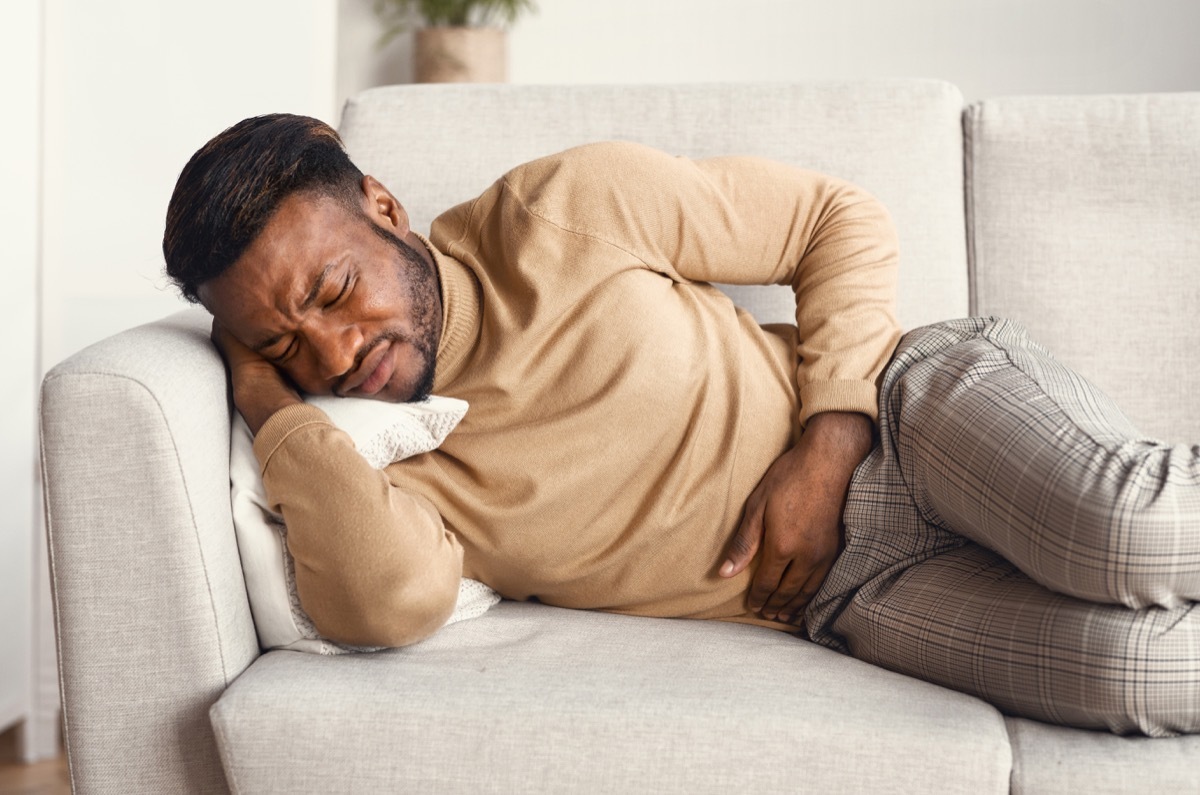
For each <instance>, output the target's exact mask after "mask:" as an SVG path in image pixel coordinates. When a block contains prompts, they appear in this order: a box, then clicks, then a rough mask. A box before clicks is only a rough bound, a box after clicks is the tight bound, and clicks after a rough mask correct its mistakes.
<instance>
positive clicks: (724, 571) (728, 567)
mask: <svg viewBox="0 0 1200 795" xmlns="http://www.w3.org/2000/svg"><path fill="white" fill-rule="evenodd" d="M730 574H733V561H732V560H727V561H725V565H723V566H721V576H722V577H728V576H729V575H730Z"/></svg>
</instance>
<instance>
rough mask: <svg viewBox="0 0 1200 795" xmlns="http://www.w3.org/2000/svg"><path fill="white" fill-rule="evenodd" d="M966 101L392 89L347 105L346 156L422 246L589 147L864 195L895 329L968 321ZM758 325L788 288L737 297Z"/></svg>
mask: <svg viewBox="0 0 1200 795" xmlns="http://www.w3.org/2000/svg"><path fill="white" fill-rule="evenodd" d="M961 113H962V97H961V95H960V94H959V92H958V90H957V89H956V88H954V87H953V86H951V85H949V84H947V83H940V82H935V81H877V82H862V81H859V82H819V83H807V84H800V85H734V84H730V85H709V86H703V85H688V86H620V87H616V86H503V85H501V86H496V85H463V86H424V85H422V86H389V87H385V88H378V89H372V90H370V91H366V92H364V93H363V94H360V95H359V96H358V97H356V98H355V99H353V100H351V101H350V102H349V103H348V104H347V106H346V109H345V112H344V115H343V117H342V123H341V132H342V134H343V136H344V138H345V140H346V144H347V147H348V148H349V150H350V154H351V156H352V157H353V158H354V159H355V161H356V162H357V163H358V165H359V166H360V167H361V168H362V169H363V170H364V171H366V172H367V173H371V174H374V175H375V176H376V177H378V178H379V179H380V180H381V181H382V182H383V183H384V184H385V185H387V186H388V187H389V188H390V189H391V190H392V192H393V193H394V194H396V197H397V198H399V199H400V201H401V203H403V204H404V206H405V207H406V208H407V209H408V211H409V214H410V216H411V217H412V221H413V226H414V228H415V229H417V230H418V231H427V230H428V228H429V223H430V221H432V220H433V218H434V217H435V216H437V215H438V214H439V213H441V212H442V211H444V210H446V209H449V208H450V207H451V206H453V205H455V204H458V203H459V202H462V201H465V200H467V199H471V198H473V197H474V196H476V195H477V194H478V193H480V192H481V191H482V190H483V189H485V188H486V187H487V186H488V185H490V184H491V183H492V182H493V181H495V180H496V179H497V178H498V177H499V176H500V175H501V174H503V173H504V172H505V171H507V170H508V169H510V168H512V167H513V166H515V165H518V164H520V163H523V162H525V161H527V160H532V159H534V158H536V157H540V156H542V155H546V154H551V153H553V152H557V151H560V150H562V149H566V148H568V147H571V146H575V145H578V144H581V143H586V142H590V141H599V140H608V139H622V140H631V141H637V142H640V143H644V144H648V145H650V146H654V147H657V148H659V149H663V150H665V151H667V152H671V153H673V154H678V155H684V156H687V157H711V156H717V155H735V154H737V155H758V156H761V157H769V158H772V159H775V160H781V161H783V162H787V163H792V164H794V165H797V166H802V167H805V168H812V169H816V170H818V171H824V172H826V173H829V174H834V175H836V176H839V177H844V178H846V179H849V180H851V181H853V182H856V183H858V184H860V185H862V186H863V187H864V188H866V189H868V190H870V191H871V192H872V193H874V194H875V195H876V196H877V197H878V198H879V199H880V200H882V201H883V203H884V204H885V205H886V206H887V207H888V209H889V210H890V211H891V213H892V216H893V218H894V219H895V221H896V225H897V228H898V230H899V234H900V247H901V276H900V309H899V318H900V322H901V323H902V324H903V325H905V326H907V327H913V326H917V325H923V324H925V323H928V322H931V321H934V320H942V319H945V318H949V317H958V316H961V315H964V314H966V312H967V302H966V295H967V270H966V247H965V242H964V240H963V206H962V133H961ZM728 291H729V292H730V293H731V294H732V295H734V300H735V301H737V302H738V303H739V304H741V305H742V306H745V307H746V308H747V309H750V310H751V311H752V312H754V314H755V316H756V317H757V318H758V319H759V321H760V322H785V323H786V322H794V321H793V318H794V314H795V304H794V302H793V299H792V296H791V293H790V291H789V290H788V289H787V288H777V287H772V288H745V287H732V288H729V289H728Z"/></svg>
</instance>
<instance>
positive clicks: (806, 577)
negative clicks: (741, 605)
mask: <svg viewBox="0 0 1200 795" xmlns="http://www.w3.org/2000/svg"><path fill="white" fill-rule="evenodd" d="M871 441H872V424H871V420H870V418H869V417H867V416H866V415H864V414H854V413H845V412H828V413H823V414H817V415H814V416H813V417H812V418H810V419H809V421H808V427H807V428H806V429H805V431H804V433H803V434H802V435H801V437H800V441H799V442H797V443H796V446H795V447H793V448H792V449H791V450H788V451H787V452H786V453H784V454H783V455H782V456H780V457H779V458H778V459H777V460H776V461H775V463H774V464H772V465H771V467H770V468H769V469H768V470H767V473H766V474H765V475H763V479H762V480H761V481H760V482H759V484H758V487H757V488H755V490H754V491H753V492H752V493H751V494H750V498H749V499H748V500H746V508H745V513H744V514H743V517H742V523H741V525H740V526H739V527H738V530H737V532H736V533H735V534H734V537H733V539H732V541H731V542H730V545H729V553H728V559H727V560H726V561H725V563H724V564H723V565H722V566H721V569H720V575H721V576H722V577H733V576H734V575H736V574H738V573H739V572H741V571H742V570H744V569H745V568H746V567H747V566H748V565H750V562H751V561H752V560H753V559H754V556H755V554H757V553H759V552H760V551H761V553H762V560H761V561H760V562H759V565H758V570H757V571H756V572H755V575H754V580H753V582H752V583H751V586H750V593H749V597H748V599H747V604H748V606H749V608H750V610H751V611H755V612H759V613H760V614H761V615H762V616H763V617H764V618H768V619H774V620H778V621H784V622H787V623H790V624H798V623H800V622H801V621H802V620H803V617H804V608H805V606H807V604H808V602H809V601H810V600H811V599H812V598H813V596H815V595H816V593H817V590H818V589H819V588H820V587H821V583H822V582H824V581H825V577H826V575H828V574H829V570H830V569H831V568H832V567H833V562H834V560H835V559H836V558H837V556H838V553H839V552H840V551H841V548H842V543H843V536H842V534H843V526H842V510H843V508H844V506H845V504H846V493H847V491H848V489H849V487H850V477H851V475H852V474H853V473H854V469H855V467H857V466H858V464H859V463H860V462H861V461H862V460H863V458H865V457H866V455H867V453H868V452H869V451H870V449H871Z"/></svg>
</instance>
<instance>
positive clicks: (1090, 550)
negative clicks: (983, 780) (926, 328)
mask: <svg viewBox="0 0 1200 795" xmlns="http://www.w3.org/2000/svg"><path fill="white" fill-rule="evenodd" d="M963 323H971V324H973V325H974V327H975V328H977V329H978V330H977V331H975V330H974V329H970V328H968V329H963V328H962V327H961V326H959V327H957V328H952V330H951V333H952V334H960V335H961V334H963V333H964V331H966V332H967V333H968V334H970V335H971V336H969V337H968V338H967V339H965V340H963V341H962V342H959V343H956V344H953V345H950V346H949V347H944V348H942V349H941V350H936V352H935V353H933V354H932V355H930V356H927V357H925V358H924V359H922V360H920V361H917V362H914V363H913V364H912V365H911V366H910V367H908V368H907V369H906V370H905V371H904V372H903V373H902V374H901V375H899V378H898V379H897V380H896V382H895V385H894V386H893V388H892V389H891V390H890V391H889V392H888V393H887V394H886V395H885V396H884V397H882V398H881V399H886V400H887V401H888V402H889V404H890V406H889V408H890V409H891V410H890V412H889V413H890V415H891V417H890V419H891V425H892V427H891V428H890V429H889V430H890V431H891V432H892V433H893V434H894V436H893V438H894V441H895V445H896V453H897V455H898V457H899V462H900V468H901V470H902V472H903V473H904V477H905V480H906V482H907V484H908V488H909V493H910V495H911V496H912V497H913V499H914V500H915V501H916V503H917V506H918V508H919V509H920V511H921V513H922V514H923V516H924V518H925V519H926V520H927V521H929V522H932V523H933V524H936V525H938V526H940V527H943V528H946V529H948V530H952V531H953V532H955V533H957V534H960V535H963V536H965V537H967V538H970V539H971V540H972V541H975V542H976V543H978V544H981V545H982V546H985V547H987V548H989V549H992V550H994V551H996V552H999V553H1000V554H1001V555H1002V556H1003V557H1004V558H1006V559H1007V560H1009V561H1010V562H1012V563H1015V564H1016V565H1017V567H1018V568H1019V569H1020V570H1021V571H1023V572H1024V573H1025V574H1027V575H1029V576H1030V577H1032V578H1033V579H1034V580H1035V581H1037V582H1039V583H1041V584H1042V585H1045V586H1046V587H1048V588H1050V589H1051V590H1054V591H1059V592H1062V593H1065V594H1070V595H1072V596H1076V597H1079V598H1081V599H1086V600H1089V601H1094V602H1102V603H1114V604H1123V605H1126V606H1128V607H1135V608H1137V607H1145V606H1149V605H1158V606H1161V607H1177V606H1179V605H1181V604H1183V603H1184V602H1186V601H1192V600H1195V599H1198V598H1200V447H1193V448H1188V447H1183V446H1170V445H1166V444H1163V443H1161V442H1157V441H1154V440H1150V439H1146V438H1144V437H1143V436H1142V435H1141V434H1139V433H1138V431H1137V430H1136V429H1135V428H1133V426H1132V425H1131V424H1130V423H1129V421H1128V420H1127V419H1126V418H1125V416H1124V415H1123V414H1122V413H1121V412H1120V411H1119V410H1118V409H1117V407H1116V406H1115V405H1113V403H1112V401H1111V400H1110V399H1109V398H1108V397H1107V396H1106V395H1104V394H1103V393H1101V392H1100V391H1099V390H1097V389H1096V388H1095V387H1094V386H1092V385H1091V384H1090V383H1088V382H1087V381H1085V380H1084V379H1083V378H1081V377H1079V376H1078V375H1077V374H1075V373H1073V372H1072V371H1070V370H1069V369H1067V368H1066V367H1064V366H1063V365H1061V364H1060V363H1058V362H1057V361H1055V360H1054V359H1053V358H1052V357H1051V356H1050V355H1049V354H1048V353H1047V352H1046V351H1045V349H1044V348H1042V347H1041V346H1039V345H1037V344H1035V343H1032V342H1030V341H1029V339H1028V338H1027V337H1026V336H1025V334H1024V331H1023V330H1022V329H1021V328H1020V327H1019V326H1017V325H1016V324H1013V323H1010V322H1007V321H988V320H971V321H963ZM935 329H937V327H935ZM945 334H946V330H945V329H944V327H943V328H942V329H938V330H935V331H933V332H931V336H933V337H934V339H930V340H928V342H931V343H933V344H934V345H937V344H939V340H937V339H936V337H937V336H939V335H940V336H943V337H944V336H945ZM920 344H921V342H920V340H917V341H916V345H917V346H920ZM943 344H944V343H943Z"/></svg>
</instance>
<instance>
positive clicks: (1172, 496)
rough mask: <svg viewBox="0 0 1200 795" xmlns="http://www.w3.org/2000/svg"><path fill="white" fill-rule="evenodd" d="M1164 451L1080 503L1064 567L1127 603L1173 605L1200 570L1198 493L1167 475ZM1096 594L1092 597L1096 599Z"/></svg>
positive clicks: (1188, 593)
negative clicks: (1109, 488) (1102, 492)
mask: <svg viewBox="0 0 1200 795" xmlns="http://www.w3.org/2000/svg"><path fill="white" fill-rule="evenodd" d="M1172 466H1173V465H1172V463H1171V456H1170V454H1169V451H1163V450H1158V451H1152V452H1150V453H1149V454H1146V455H1142V456H1139V459H1138V460H1137V461H1136V462H1134V463H1131V464H1129V465H1127V466H1126V467H1125V472H1124V473H1123V474H1124V476H1123V478H1122V480H1121V482H1120V487H1119V488H1116V489H1113V490H1112V491H1110V492H1109V494H1108V495H1107V496H1100V495H1097V496H1096V497H1095V498H1089V497H1088V496H1087V495H1083V499H1082V500H1081V502H1080V506H1079V513H1078V518H1077V520H1076V532H1075V533H1074V534H1073V535H1074V536H1075V538H1074V540H1073V542H1072V543H1071V544H1070V545H1069V546H1068V548H1067V549H1066V550H1065V552H1064V561H1063V565H1064V566H1065V567H1066V568H1067V570H1068V571H1069V572H1073V573H1074V576H1075V577H1076V578H1080V579H1087V580H1090V581H1091V582H1090V584H1089V585H1088V586H1087V587H1085V588H1083V589H1082V590H1085V591H1092V590H1096V591H1098V592H1099V595H1102V596H1103V597H1107V599H1109V600H1111V601H1114V602H1118V603H1120V604H1124V605H1126V606H1127V607H1132V608H1143V607H1150V606H1157V607H1164V608H1176V607H1179V606H1181V605H1183V604H1185V603H1186V602H1187V601H1189V600H1191V599H1195V597H1196V594H1195V593H1193V592H1192V586H1193V585H1194V583H1195V581H1196V579H1197V576H1198V575H1200V542H1198V539H1200V493H1198V491H1200V490H1198V489H1197V487H1196V485H1195V484H1191V483H1179V482H1177V481H1176V480H1175V479H1173V478H1172V477H1171V474H1170V472H1169V470H1170V469H1171V467H1172ZM1093 598H1096V597H1093Z"/></svg>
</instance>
